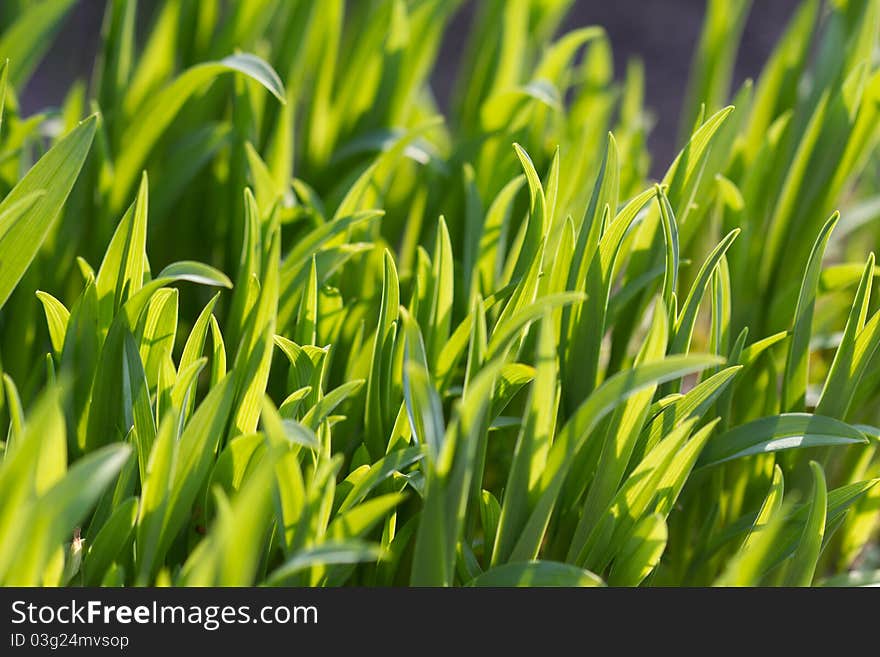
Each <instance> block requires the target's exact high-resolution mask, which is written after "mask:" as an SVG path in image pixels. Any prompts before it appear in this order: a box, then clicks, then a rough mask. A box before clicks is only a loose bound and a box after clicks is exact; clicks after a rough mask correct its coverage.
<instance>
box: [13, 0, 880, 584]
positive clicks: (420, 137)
mask: <svg viewBox="0 0 880 657" xmlns="http://www.w3.org/2000/svg"><path fill="white" fill-rule="evenodd" d="M75 4H76V3H75V0H41V1H38V2H25V1H23V0H8V1H4V2H3V5H2V8H0V60H2V62H3V63H2V64H0V67H2V68H0V108H2V115H0V117H2V119H0V120H2V125H0V154H2V155H0V198H2V202H0V304H2V310H0V371H2V380H3V381H2V402H0V426H2V427H4V430H5V442H3V443H0V445H2V446H0V459H2V462H0V584H4V585H47V586H54V585H65V584H69V585H163V584H174V585H187V586H189V585H251V584H269V585H304V586H338V585H344V584H350V585H360V586H374V585H375V586H388V585H430V586H448V585H472V586H482V585H492V586H499V585H500V586H506V585H557V584H561V585H601V584H603V583H604V584H609V585H620V586H637V585H655V586H657V585H699V586H703V585H712V584H718V585H796V586H800V585H811V584H833V585H839V584H859V583H871V582H876V581H878V580H880V557H878V552H877V550H876V547H875V545H876V535H877V526H878V520H880V511H878V507H880V486H876V485H875V484H876V483H877V481H878V478H880V455H878V453H877V450H878V440H880V429H878V428H877V426H878V425H880V356H878V346H880V312H878V310H877V308H878V303H877V296H878V295H877V293H876V292H875V291H873V290H872V286H873V283H874V279H875V277H876V276H877V275H878V273H880V270H878V269H877V268H876V267H875V262H874V255H873V253H872V252H871V251H872V249H874V248H875V247H876V245H877V244H878V237H880V184H878V182H880V177H878V172H880V167H878V164H880V158H878V150H877V148H876V146H877V141H878V138H880V59H878V29H880V0H829V1H828V2H819V1H818V0H806V1H805V2H803V3H802V4H801V6H800V7H799V8H798V9H797V11H796V12H795V13H794V15H793V16H792V17H791V19H790V22H789V24H788V27H787V28H786V29H785V31H784V33H783V34H782V36H781V38H780V39H779V42H778V43H777V45H776V47H775V49H774V50H773V52H772V54H771V55H770V57H769V59H768V61H767V63H766V66H765V67H764V69H763V71H762V72H761V74H760V76H758V78H757V79H756V80H755V81H754V82H752V81H747V82H746V83H745V84H743V85H742V86H741V87H740V88H738V89H731V88H730V84H731V80H732V71H733V65H734V62H735V59H736V53H737V48H738V39H739V34H740V32H741V29H742V25H743V23H744V21H745V19H746V16H747V14H748V11H749V8H750V2H749V1H748V0H732V1H731V0H709V2H708V5H707V11H706V17H705V25H704V30H703V33H702V36H701V38H700V40H699V43H698V45H697V48H696V52H695V56H694V63H693V67H692V76H691V79H690V84H689V87H688V92H687V96H686V99H685V103H684V109H683V111H682V115H681V122H680V125H681V137H680V153H679V154H678V156H677V157H676V158H675V159H674V160H673V161H672V163H671V164H670V165H669V166H668V168H667V169H666V173H665V174H664V175H663V176H662V178H661V179H660V180H659V181H652V180H650V179H649V169H650V164H651V163H650V158H649V154H648V152H647V150H646V137H647V134H648V130H649V128H650V126H651V117H650V114H649V113H648V112H647V111H646V109H645V108H644V102H643V101H644V86H645V76H646V75H650V67H648V69H647V70H646V69H645V67H643V65H642V64H641V63H640V62H638V61H633V62H631V63H630V64H629V65H628V66H627V67H626V69H625V71H614V70H613V66H612V56H611V50H610V44H609V43H608V39H607V38H606V35H605V33H604V32H603V30H602V29H601V28H600V27H585V28H582V29H577V30H574V31H572V32H568V33H565V34H559V29H558V28H559V26H560V24H561V21H562V19H563V17H564V15H565V13H566V11H567V10H568V8H569V6H570V5H571V4H572V2H571V0H512V1H502V0H485V2H481V3H479V4H478V5H477V11H476V13H475V17H474V20H473V22H472V24H471V27H470V33H469V37H468V42H467V44H468V45H467V46H466V48H465V51H464V53H463V56H462V64H461V70H460V71H459V74H458V76H457V79H456V86H455V90H454V93H453V97H452V99H451V101H450V102H449V108H448V110H444V111H443V112H442V113H441V109H440V108H439V103H438V101H437V99H436V98H435V97H434V95H433V93H432V90H431V86H430V84H429V80H430V75H431V72H432V70H433V69H434V68H435V66H436V65H437V59H438V53H439V48H440V44H441V40H442V38H443V34H444V31H445V29H446V26H447V25H448V23H449V21H450V19H451V17H452V16H453V14H454V13H455V12H456V11H457V10H458V9H459V7H460V5H461V3H460V2H455V1H449V0H364V1H362V2H361V1H359V2H354V3H347V2H344V1H343V0H252V1H251V0H249V1H248V2H222V1H221V0H203V1H201V2H189V1H187V0H164V1H163V2H159V3H158V8H157V11H156V14H155V17H154V19H153V21H152V23H151V24H150V25H149V26H148V27H147V26H144V25H141V24H138V20H136V19H137V18H138V13H137V2H136V1H135V0H108V1H107V2H106V15H105V19H104V24H103V30H102V34H101V47H100V50H99V54H98V57H97V59H96V61H95V63H94V68H93V70H92V74H91V76H90V78H89V80H88V81H83V80H77V81H72V83H71V84H70V87H69V90H68V92H67V95H66V98H65V100H64V102H63V103H61V105H60V106H59V107H53V108H48V109H45V110H43V111H41V112H39V113H37V114H34V115H31V116H25V115H23V114H22V112H21V110H20V105H19V102H18V96H17V93H16V92H20V91H21V90H22V89H23V88H24V87H25V85H26V84H27V83H28V80H29V79H30V78H31V76H32V74H33V72H34V70H35V68H36V66H37V64H38V63H39V61H40V59H41V57H42V55H43V54H44V52H45V50H46V48H47V47H48V44H49V42H50V39H51V37H52V35H53V33H54V32H55V31H56V30H57V29H64V28H63V27H61V26H63V18H64V16H65V14H66V13H67V12H68V11H69V10H70V9H71V8H72V7H73V5H75ZM669 38H674V36H673V35H669ZM728 102H730V104H729V105H728ZM838 211H839V212H838Z"/></svg>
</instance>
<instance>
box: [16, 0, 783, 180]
mask: <svg viewBox="0 0 880 657" xmlns="http://www.w3.org/2000/svg"><path fill="white" fill-rule="evenodd" d="M477 1H478V0H469V2H467V3H466V4H465V5H464V7H463V8H462V10H461V11H460V12H459V13H458V14H457V16H456V17H455V19H454V20H453V23H452V25H451V26H450V29H448V30H447V34H446V40H445V42H444V45H443V51H442V52H441V55H440V58H439V60H438V67H437V70H436V71H435V73H434V79H433V82H434V88H435V91H436V93H437V95H438V97H439V98H440V100H441V102H442V101H444V100H445V99H446V98H447V97H448V96H449V91H450V88H451V83H452V80H453V78H454V75H455V71H456V69H457V67H458V56H459V54H460V53H461V51H462V47H461V46H462V43H463V41H464V40H465V37H466V35H467V26H468V23H469V21H470V16H471V13H472V11H473V5H474V3H475V2H477ZM798 2H799V0H755V2H754V3H753V6H752V9H751V12H750V15H749V19H748V22H747V23H746V26H745V30H744V32H743V40H742V47H741V48H740V51H739V57H738V60H737V65H736V71H735V75H734V86H738V85H739V84H740V83H741V82H742V81H743V80H744V79H746V78H748V77H755V76H757V74H758V73H759V72H760V70H761V67H762V66H763V64H764V61H765V60H766V58H767V56H768V54H769V53H770V51H771V49H772V47H773V44H774V43H775V41H776V39H777V38H778V37H779V35H780V33H781V32H782V30H783V28H784V27H785V24H786V22H787V20H788V18H789V16H790V15H791V13H792V12H793V10H794V8H795V7H796V6H797V4H798ZM104 4H105V3H104V1H103V0H80V2H79V4H78V5H77V6H76V7H75V8H74V9H73V11H72V12H71V14H70V15H69V16H68V18H67V20H66V23H65V24H64V25H63V26H62V29H61V30H60V31H59V33H58V36H57V38H56V41H55V42H54V45H53V47H52V49H51V50H50V52H49V53H48V55H47V57H46V58H45V60H44V61H43V63H42V65H41V66H40V68H39V70H38V71H37V74H36V75H35V76H34V78H33V79H32V81H31V83H30V85H29V86H28V88H27V89H26V90H25V93H24V96H23V99H22V102H23V104H24V108H25V110H26V111H29V112H30V111H35V110H38V109H40V108H42V107H45V106H47V105H54V104H57V103H58V102H59V101H60V100H61V99H62V98H63V96H64V93H65V92H66V90H67V87H68V86H69V83H70V81H71V80H72V79H74V78H75V77H78V76H85V75H87V74H88V73H89V67H90V66H91V64H92V61H93V59H94V56H95V51H96V49H97V47H98V44H99V39H100V31H101V17H102V15H103V12H104ZM155 4H156V2H155V0H141V3H140V9H141V13H142V15H143V21H149V20H150V18H151V14H152V9H153V7H154V6H155ZM704 8H705V0H610V1H609V0H577V1H576V2H575V3H574V5H573V7H572V10H571V12H570V13H569V15H568V18H567V19H566V21H565V25H564V29H565V30H568V29H571V28H574V27H581V26H584V25H592V24H598V25H602V26H603V27H605V29H606V30H607V31H608V34H609V35H610V38H611V43H612V46H613V48H614V58H615V66H616V70H617V71H618V72H622V71H623V70H624V67H625V65H626V62H627V60H628V59H630V58H632V57H640V58H641V59H643V60H644V62H645V70H646V76H647V90H646V91H647V103H648V106H649V107H650V108H651V110H652V111H653V113H654V115H655V117H656V119H657V123H656V125H655V127H654V130H653V133H652V135H651V139H650V148H651V152H652V154H653V157H654V167H655V169H656V168H657V167H658V166H659V167H660V168H659V171H660V172H662V170H663V169H664V168H665V165H666V164H667V163H668V162H669V160H670V159H671V158H672V157H673V155H674V149H675V138H676V130H677V128H678V113H679V109H680V107H681V103H682V100H683V98H684V94H685V86H686V84H687V75H688V70H689V68H690V63H691V55H692V52H693V50H694V48H695V46H696V42H697V39H698V38H699V32H700V27H701V25H702V21H703V12H704Z"/></svg>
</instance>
